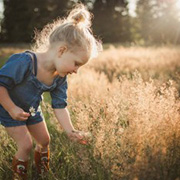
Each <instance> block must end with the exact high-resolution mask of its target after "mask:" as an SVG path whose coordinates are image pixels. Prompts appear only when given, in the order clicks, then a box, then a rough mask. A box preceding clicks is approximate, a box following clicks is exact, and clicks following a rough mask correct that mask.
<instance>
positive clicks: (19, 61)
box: [0, 51, 67, 127]
mask: <svg viewBox="0 0 180 180" xmlns="http://www.w3.org/2000/svg"><path fill="white" fill-rule="evenodd" d="M30 53H31V55H32V56H33V59H32V57H31V55H30ZM36 74H37V58H36V55H35V54H34V53H33V52H30V51H26V52H23V53H19V54H14V55H12V56H11V57H10V58H9V59H8V61H7V62H6V64H5V65H4V66H3V67H2V68H1V69H0V86H4V87H5V88H6V89H7V90H8V93H9V96H10V98H11V99H12V101H13V102H14V103H15V104H16V105H17V106H18V107H20V108H22V109H23V110H24V111H25V112H29V110H30V108H31V107H33V108H34V109H35V115H34V116H32V115H31V116H30V117H29V118H28V119H27V120H26V121H17V120H14V119H12V117H11V116H10V115H9V113H8V112H7V111H6V110H5V109H4V108H3V107H2V106H1V105H0V124H2V125H3V126H5V127H13V126H21V125H32V124H36V123H39V122H41V121H42V120H43V119H44V117H43V115H42V112H41V109H40V102H41V101H42V97H41V95H42V94H43V92H45V91H49V92H50V95H51V98H52V101H51V103H52V108H65V107H66V106H67V101H66V100H67V77H66V76H65V77H60V76H56V77H55V79H54V81H53V83H52V85H51V86H47V85H45V84H43V83H42V82H40V81H39V80H38V79H37V78H36Z"/></svg>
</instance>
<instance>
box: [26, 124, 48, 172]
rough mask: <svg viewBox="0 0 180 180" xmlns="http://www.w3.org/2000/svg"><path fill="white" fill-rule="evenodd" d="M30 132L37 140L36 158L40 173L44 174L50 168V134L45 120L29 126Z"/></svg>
mask: <svg viewBox="0 0 180 180" xmlns="http://www.w3.org/2000/svg"><path fill="white" fill-rule="evenodd" d="M28 129H29V132H30V133H31V135H32V136H33V137H34V139H35V141H36V148H35V152H34V160H35V164H36V167H37V170H38V174H39V175H42V174H43V173H44V172H47V171H48V170H49V156H50V151H49V142H50V136H49V132H48V130H47V127H46V123H45V122H44V121H42V122H40V123H38V124H35V125H29V126H28Z"/></svg>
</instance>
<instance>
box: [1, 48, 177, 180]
mask: <svg viewBox="0 0 180 180" xmlns="http://www.w3.org/2000/svg"><path fill="white" fill-rule="evenodd" d="M26 48H27V47H26ZM24 50H25V48H24V47H15V48H13V47H3V46H1V47H0V64H1V66H2V65H3V63H4V62H5V61H6V60H7V58H8V56H9V55H10V54H12V53H15V52H22V51H24ZM68 81H69V89H68V108H69V111H70V114H71V118H72V121H73V124H74V126H75V128H77V129H79V130H82V131H89V132H91V134H92V140H91V141H90V143H89V144H88V145H81V144H77V143H74V142H71V141H70V140H69V139H68V137H67V136H66V133H65V132H64V131H63V130H62V128H61V127H60V125H59V124H58V122H57V121H56V119H55V117H54V115H53V111H52V109H51V101H50V97H49V94H48V93H45V94H44V101H43V102H42V104H41V105H42V110H43V112H44V115H45V119H46V122H47V125H48V129H49V132H50V136H51V145H50V149H51V161H50V166H51V169H50V173H49V175H48V176H47V177H45V178H43V179H48V180H63V179H64V180H85V179H86V180H120V179H121V180H179V179H180V123H179V120H180V99H179V97H180V47H122V46H118V47H114V46H113V45H111V46H108V48H106V49H105V50H104V51H103V52H102V53H100V55H99V56H98V57H97V58H96V59H93V60H91V61H90V62H89V63H88V64H87V65H85V66H84V67H82V68H81V69H80V70H79V72H78V74H76V75H70V76H69V77H68ZM15 151H16V145H15V144H14V142H13V140H12V139H11V138H10V137H9V136H8V135H7V133H6V132H5V130H4V128H3V127H2V126H0V152H1V153H0V179H5V180H6V179H10V178H11V175H12V169H11V161H12V158H13V155H14V153H15ZM32 158H33V152H32V154H31V160H30V165H29V171H28V175H29V179H32V178H33V176H34V174H35V170H34V164H33V160H32Z"/></svg>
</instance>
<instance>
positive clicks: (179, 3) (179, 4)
mask: <svg viewBox="0 0 180 180" xmlns="http://www.w3.org/2000/svg"><path fill="white" fill-rule="evenodd" d="M176 7H177V8H178V9H180V0H176Z"/></svg>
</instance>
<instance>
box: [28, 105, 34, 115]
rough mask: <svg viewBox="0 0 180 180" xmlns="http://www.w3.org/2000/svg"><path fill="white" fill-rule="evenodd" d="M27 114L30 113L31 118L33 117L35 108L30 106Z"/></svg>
mask: <svg viewBox="0 0 180 180" xmlns="http://www.w3.org/2000/svg"><path fill="white" fill-rule="evenodd" d="M29 112H30V114H31V116H35V115H36V111H35V108H34V107H33V106H31V107H30V108H29Z"/></svg>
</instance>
